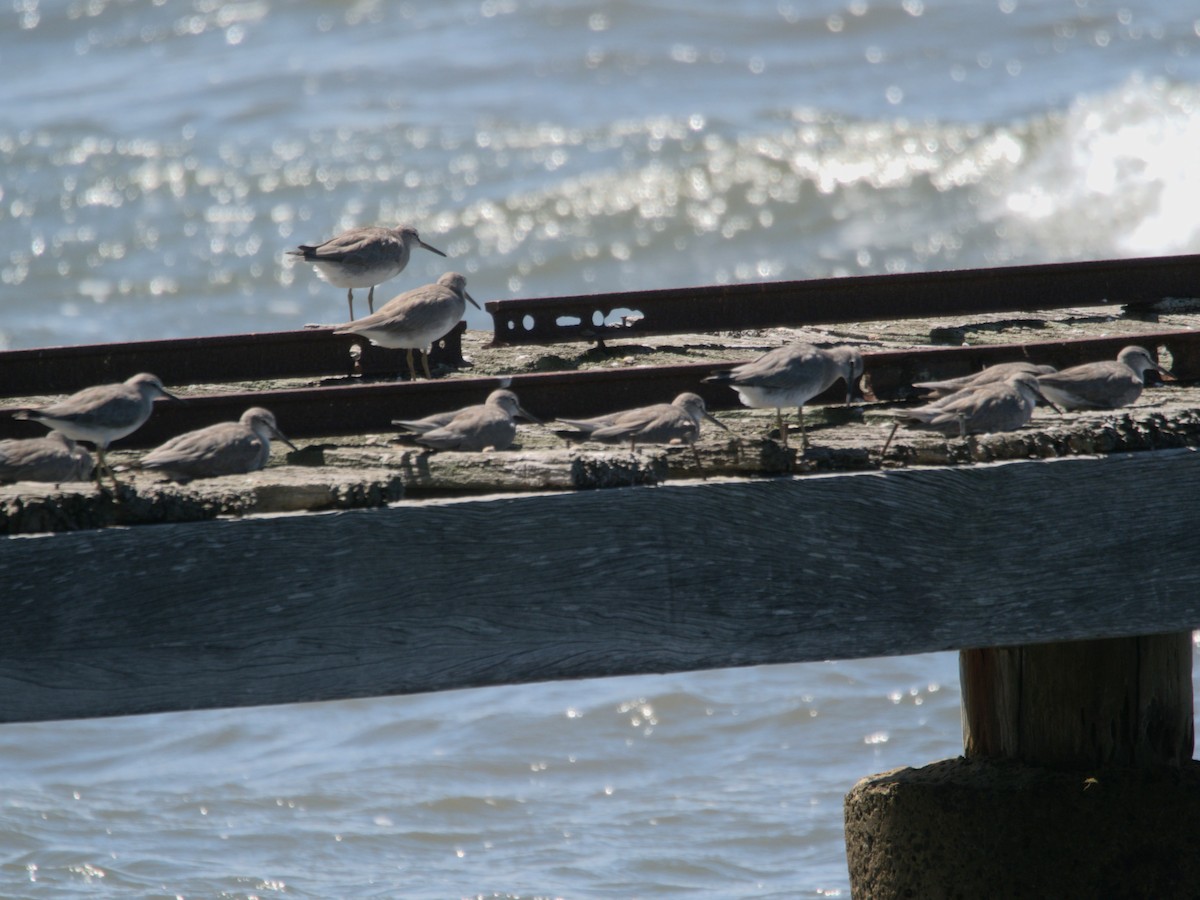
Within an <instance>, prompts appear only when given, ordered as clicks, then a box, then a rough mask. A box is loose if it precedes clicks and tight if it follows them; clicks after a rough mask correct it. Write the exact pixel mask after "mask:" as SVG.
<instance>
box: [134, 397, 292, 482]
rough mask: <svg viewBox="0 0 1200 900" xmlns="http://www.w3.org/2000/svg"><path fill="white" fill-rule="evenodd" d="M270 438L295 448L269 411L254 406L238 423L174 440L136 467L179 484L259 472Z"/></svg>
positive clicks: (264, 459)
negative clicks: (179, 482)
mask: <svg viewBox="0 0 1200 900" xmlns="http://www.w3.org/2000/svg"><path fill="white" fill-rule="evenodd" d="M271 438H278V439H279V440H281V441H283V443H285V444H287V445H288V446H289V447H291V448H292V449H293V450H295V449H296V445H295V444H293V443H292V442H291V441H289V440H288V439H287V438H286V437H285V436H284V434H283V432H282V431H280V430H279V427H278V426H277V425H276V424H275V416H274V415H273V414H272V413H271V412H270V411H269V410H266V409H263V408H262V407H261V406H252V407H251V408H250V409H248V410H246V411H245V412H244V413H242V415H241V418H239V419H238V420H237V421H236V422H219V423H217V424H216V425H209V426H208V427H207V428H200V429H197V430H196V431H188V432H186V433H184V434H181V435H178V436H177V437H173V438H171V440H169V441H167V442H166V443H165V444H163V445H161V446H159V447H156V448H155V449H153V450H151V451H150V452H149V453H147V454H146V455H145V456H143V457H142V458H141V460H140V461H139V462H138V463H137V466H138V468H141V469H156V470H158V471H160V472H163V473H164V474H166V475H167V476H168V477H170V478H174V479H176V480H178V481H186V480H188V479H191V478H212V477H214V476H216V475H236V474H240V473H242V472H256V471H258V470H259V469H261V468H262V467H263V466H265V465H266V464H267V460H268V459H269V458H270V456H271Z"/></svg>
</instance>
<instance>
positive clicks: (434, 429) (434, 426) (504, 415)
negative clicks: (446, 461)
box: [392, 390, 541, 450]
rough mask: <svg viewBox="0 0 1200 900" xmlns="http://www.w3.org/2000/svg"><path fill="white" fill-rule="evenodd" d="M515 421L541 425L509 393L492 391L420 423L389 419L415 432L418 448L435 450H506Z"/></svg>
mask: <svg viewBox="0 0 1200 900" xmlns="http://www.w3.org/2000/svg"><path fill="white" fill-rule="evenodd" d="M516 418H521V419H525V420H526V421H529V422H534V423H536V424H538V425H540V424H541V422H540V421H539V420H538V419H536V418H535V417H534V416H532V415H530V414H529V413H528V412H526V411H525V410H524V409H522V407H521V403H520V401H518V400H517V395H516V394H514V393H513V392H512V391H505V390H499V391H492V392H491V393H490V394H488V397H487V400H485V401H484V402H483V403H480V404H478V405H476V406H467V407H464V408H463V409H457V410H453V411H451V412H445V413H437V414H436V415H432V416H427V417H425V418H424V419H416V420H405V419H393V420H392V424H393V425H399V426H401V427H402V428H405V429H407V430H408V431H411V432H415V433H416V435H417V436H416V438H415V440H416V441H417V443H418V444H424V445H425V446H427V447H433V448H434V449H436V450H485V449H487V448H488V447H491V448H492V449H493V450H507V449H508V448H509V447H511V446H512V442H513V438H515V437H516V436H517V424H516V422H515V421H513V420H514V419H516Z"/></svg>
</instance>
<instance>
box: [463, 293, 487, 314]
mask: <svg viewBox="0 0 1200 900" xmlns="http://www.w3.org/2000/svg"><path fill="white" fill-rule="evenodd" d="M463 297H465V298H466V299H467V300H470V301H471V305H472V306H473V307H475V308H476V309H478V310H481V311H482V310H483V307H482V306H480V305H479V304H478V303H476V302H475V298H474V297H472V296H471V295H470V294H468V293H467V292H466V291H463Z"/></svg>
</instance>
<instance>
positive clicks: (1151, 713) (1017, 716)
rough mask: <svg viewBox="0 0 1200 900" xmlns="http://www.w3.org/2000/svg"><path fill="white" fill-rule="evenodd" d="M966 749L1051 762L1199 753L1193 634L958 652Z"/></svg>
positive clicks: (1178, 757) (1157, 759) (1156, 761)
mask: <svg viewBox="0 0 1200 900" xmlns="http://www.w3.org/2000/svg"><path fill="white" fill-rule="evenodd" d="M959 669H960V673H961V679H962V694H963V748H964V754H965V755H966V756H967V757H968V758H976V757H982V758H990V759H1013V760H1019V761H1021V762H1025V763H1030V764H1033V765H1046V766H1076V767H1078V766H1085V767H1086V766H1104V765H1110V764H1117V765H1127V766H1128V765H1137V766H1147V765H1173V766H1178V765H1181V764H1182V763H1184V762H1185V761H1187V760H1190V759H1191V758H1192V752H1193V750H1194V749H1195V736H1194V725H1193V712H1192V634H1191V632H1190V631H1180V632H1174V633H1171V634H1156V635H1146V636H1143V637H1132V638H1110V639H1107V640H1098V641H1069V642H1057V643H1051V644H1030V645H1027V646H1022V647H988V648H981V649H970V650H963V651H961V652H960V653H959Z"/></svg>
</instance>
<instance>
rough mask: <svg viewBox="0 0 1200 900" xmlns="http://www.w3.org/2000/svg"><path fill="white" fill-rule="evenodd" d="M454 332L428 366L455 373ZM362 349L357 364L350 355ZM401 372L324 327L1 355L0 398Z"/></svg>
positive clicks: (380, 354)
mask: <svg viewBox="0 0 1200 900" xmlns="http://www.w3.org/2000/svg"><path fill="white" fill-rule="evenodd" d="M464 330H466V325H465V323H462V322H460V323H459V324H458V326H457V327H456V328H455V329H454V330H453V331H451V332H450V333H449V334H448V335H446V336H445V337H444V338H442V340H440V341H439V342H438V343H437V344H435V345H434V347H433V351H432V352H431V353H430V363H431V365H435V364H439V363H444V364H447V365H452V366H461V365H462V363H463V358H462V333H463V331H464ZM355 345H358V346H359V347H361V355H360V356H359V357H358V359H357V360H355V357H354V355H353V354H352V350H353V348H354V346H355ZM402 371H403V372H406V371H407V364H406V362H405V353H404V351H403V350H386V349H384V348H382V347H374V346H371V345H370V344H369V343H367V341H366V340H365V339H363V338H361V337H355V336H354V335H351V334H333V333H332V331H331V330H330V329H329V328H314V329H306V330H304V331H280V332H268V333H262V334H234V335H221V336H217V337H201V338H179V339H174V340H162V341H135V342H131V343H127V344H92V345H84V346H78V347H40V348H37V349H32V350H9V351H6V352H3V353H0V396H2V397H31V396H39V395H42V394H67V393H72V392H74V391H77V390H79V389H80V388H85V387H87V386H89V385H93V384H107V383H111V382H115V381H124V380H125V379H126V378H128V377H129V376H130V375H134V374H136V373H138V372H153V373H154V374H155V375H157V376H158V377H159V378H161V379H162V380H163V382H164V383H165V384H167V385H184V384H223V383H229V382H237V381H250V382H253V381H263V380H271V379H280V378H307V377H310V376H339V375H347V376H348V375H388V376H395V375H397V374H398V373H400V372H402Z"/></svg>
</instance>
